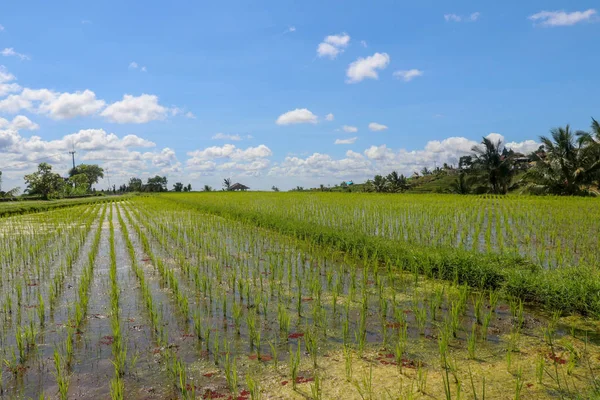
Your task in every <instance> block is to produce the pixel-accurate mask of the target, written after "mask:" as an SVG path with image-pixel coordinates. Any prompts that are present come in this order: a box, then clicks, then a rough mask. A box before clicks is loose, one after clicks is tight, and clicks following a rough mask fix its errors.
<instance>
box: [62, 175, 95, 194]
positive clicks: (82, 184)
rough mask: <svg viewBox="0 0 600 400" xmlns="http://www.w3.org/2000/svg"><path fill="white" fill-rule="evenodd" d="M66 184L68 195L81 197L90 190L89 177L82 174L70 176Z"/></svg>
mask: <svg viewBox="0 0 600 400" xmlns="http://www.w3.org/2000/svg"><path fill="white" fill-rule="evenodd" d="M68 182H69V184H70V185H67V187H69V188H70V194H75V195H81V194H85V193H87V192H88V191H89V190H90V183H89V177H88V176H87V175H86V174H84V173H81V174H76V175H73V176H71V177H70V178H69V181H68Z"/></svg>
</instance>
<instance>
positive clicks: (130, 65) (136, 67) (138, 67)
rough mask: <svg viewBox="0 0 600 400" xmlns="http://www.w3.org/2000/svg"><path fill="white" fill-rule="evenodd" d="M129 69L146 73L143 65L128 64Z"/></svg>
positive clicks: (133, 62)
mask: <svg viewBox="0 0 600 400" xmlns="http://www.w3.org/2000/svg"><path fill="white" fill-rule="evenodd" d="M129 69H139V70H140V71H142V72H146V67H145V66H143V65H139V64H138V63H136V62H135V61H132V62H130V63H129Z"/></svg>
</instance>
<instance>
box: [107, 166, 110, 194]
mask: <svg viewBox="0 0 600 400" xmlns="http://www.w3.org/2000/svg"><path fill="white" fill-rule="evenodd" d="M106 179H107V180H108V190H109V191H110V176H108V167H107V168H106Z"/></svg>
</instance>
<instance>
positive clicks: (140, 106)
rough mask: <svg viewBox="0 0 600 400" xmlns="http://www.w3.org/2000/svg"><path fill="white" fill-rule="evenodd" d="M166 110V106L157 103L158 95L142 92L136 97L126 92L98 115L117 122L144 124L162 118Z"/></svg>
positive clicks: (165, 114) (164, 116)
mask: <svg viewBox="0 0 600 400" xmlns="http://www.w3.org/2000/svg"><path fill="white" fill-rule="evenodd" d="M168 112H169V109H168V108H167V107H164V106H161V105H160V104H158V97H157V96H155V95H150V94H142V95H141V96H137V97H136V96H132V95H130V94H126V95H124V96H123V100H121V101H117V102H115V103H113V104H111V105H109V106H108V107H106V108H105V109H104V111H102V113H100V115H101V116H103V117H105V118H106V119H108V120H109V121H111V122H116V123H119V124H127V123H131V124H144V123H147V122H150V121H156V120H163V119H165V118H166V116H167V113H168Z"/></svg>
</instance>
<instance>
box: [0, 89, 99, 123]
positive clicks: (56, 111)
mask: <svg viewBox="0 0 600 400" xmlns="http://www.w3.org/2000/svg"><path fill="white" fill-rule="evenodd" d="M103 107H104V101H103V100H98V99H96V94H95V93H94V92H92V91H91V90H85V91H83V92H75V93H57V92H53V91H51V90H48V89H29V88H25V89H23V91H22V92H21V93H19V94H11V95H10V96H8V97H6V98H4V99H2V100H0V111H3V112H6V113H13V114H14V113H17V112H19V111H21V110H27V111H31V112H35V113H39V114H46V115H48V116H49V117H50V118H53V119H67V118H74V117H82V116H89V115H92V114H96V113H97V112H98V111H100V110H101V109H102V108H103Z"/></svg>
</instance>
